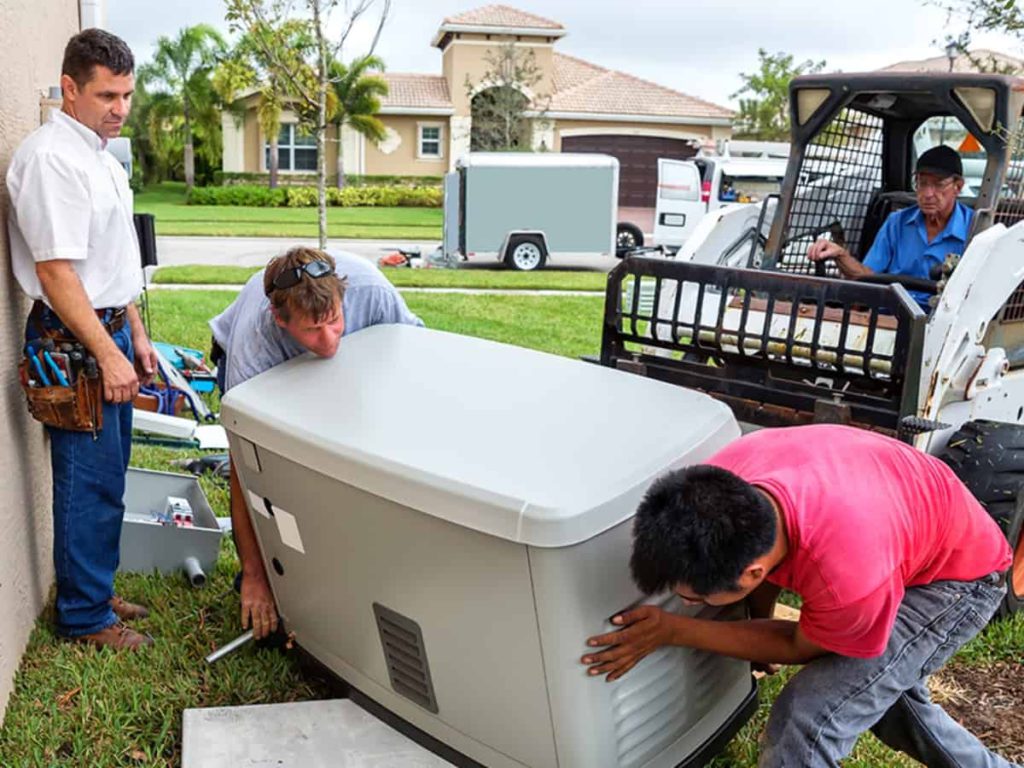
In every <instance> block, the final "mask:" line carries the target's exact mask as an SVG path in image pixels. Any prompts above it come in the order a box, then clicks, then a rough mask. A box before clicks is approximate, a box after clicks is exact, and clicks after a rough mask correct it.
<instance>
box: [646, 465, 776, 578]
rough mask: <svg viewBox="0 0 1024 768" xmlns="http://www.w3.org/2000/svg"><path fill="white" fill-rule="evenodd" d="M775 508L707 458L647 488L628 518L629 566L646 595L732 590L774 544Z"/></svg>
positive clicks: (740, 479)
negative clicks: (683, 590)
mask: <svg viewBox="0 0 1024 768" xmlns="http://www.w3.org/2000/svg"><path fill="white" fill-rule="evenodd" d="M776 528H777V526H776V523H775V510H774V508H773V507H772V504H771V502H770V501H769V500H768V499H767V498H765V496H764V495H763V494H761V493H759V492H758V491H757V489H756V488H754V486H753V485H751V484H750V483H748V482H747V481H745V480H743V479H742V478H740V477H738V476H737V475H734V474H733V473H732V472H729V471H728V470H725V469H722V468H720V467H713V466H709V465H706V464H698V465H696V466H692V467H687V468H685V469H680V470H676V471H674V472H670V473H669V474H667V475H665V476H664V477H661V478H659V479H658V480H656V481H655V482H654V483H653V484H652V485H651V487H650V488H649V489H648V490H647V494H646V495H645V496H644V500H643V501H642V502H641V503H640V506H639V507H638V508H637V511H636V519H635V520H634V521H633V556H632V558H631V560H630V568H631V569H632V571H633V580H634V581H635V582H636V584H637V586H638V587H640V589H641V590H642V591H643V592H644V593H645V594H648V595H651V594H654V593H656V592H662V591H664V590H666V589H672V588H674V587H676V586H678V585H680V584H685V585H686V586H687V587H689V588H690V589H692V590H693V591H694V592H695V593H696V594H697V595H702V596H703V595H710V594H713V593H715V592H731V591H735V590H736V589H738V588H739V584H738V583H737V581H738V579H739V577H740V575H741V574H742V573H743V570H744V569H745V568H746V567H747V566H748V565H750V564H751V563H752V562H753V561H754V560H755V559H757V558H758V557H760V556H762V555H765V554H767V553H768V552H769V551H770V550H771V548H772V546H773V545H774V544H775V536H776Z"/></svg>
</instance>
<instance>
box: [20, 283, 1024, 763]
mask: <svg viewBox="0 0 1024 768" xmlns="http://www.w3.org/2000/svg"><path fill="white" fill-rule="evenodd" d="M233 297H234V292H231V291H188V292H172V291H153V292H152V293H151V301H152V307H151V309H152V315H153V325H154V335H155V336H156V337H158V338H163V339H165V340H170V341H174V342H177V343H181V344H185V345H187V346H193V347H199V348H204V347H205V345H206V343H207V341H208V339H209V331H208V329H207V327H206V324H205V321H206V320H207V319H208V318H209V317H211V316H212V315H213V314H215V313H216V312H218V311H220V310H221V309H222V308H223V307H225V306H227V304H228V303H230V301H231V300H232V298H233ZM406 299H407V301H408V303H409V306H410V307H411V308H412V309H413V311H415V312H417V313H418V314H419V315H420V316H421V317H422V318H423V319H424V321H425V322H426V323H427V324H428V325H429V326H432V327H434V328H439V329H443V330H448V331H454V332H459V333H471V334H473V335H478V336H482V337H484V338H489V339H494V340H497V341H504V342H510V343H518V344H521V345H523V346H527V347H532V348H535V349H542V350H545V351H548V352H553V353H555V354H562V355H569V356H572V357H575V356H577V355H580V354H586V353H592V352H595V351H596V350H597V347H598V343H599V333H600V319H601V309H602V306H601V299H600V298H599V297H575V296H574V297H538V296H520V295H512V296H494V295H487V296H476V295H450V294H449V295H440V294H409V295H407V296H406ZM192 455H194V452H189V451H180V450H173V449H168V448H158V447H153V446H138V445H137V446H135V448H134V453H133V459H132V463H133V464H134V465H136V466H144V467H148V468H152V469H163V470H175V468H174V467H173V466H172V465H171V464H170V462H171V461H172V460H174V459H175V458H180V457H185V456H192ZM200 482H201V483H202V484H203V488H204V490H205V492H206V494H207V498H208V499H209V500H210V503H211V506H213V508H214V511H215V512H216V513H217V514H218V515H226V514H227V513H228V506H227V504H228V495H227V489H226V487H225V484H224V483H223V482H222V481H219V480H216V479H212V478H202V479H201V481H200ZM236 568H237V559H236V556H235V552H234V547H233V546H232V544H231V542H230V539H229V538H225V540H224V544H223V545H222V548H221V555H220V559H219V561H218V564H217V568H216V570H215V571H214V573H212V574H209V577H210V578H209V581H208V584H207V586H206V587H205V588H203V589H200V590H194V589H192V588H190V587H188V586H187V584H186V582H185V580H184V578H182V577H180V576H168V577H160V576H155V575H152V576H144V575H120V576H118V579H117V590H118V592H119V594H122V595H124V596H125V597H127V598H129V599H135V600H140V601H144V602H146V603H148V604H149V605H150V606H151V607H152V608H153V609H154V611H153V615H152V616H151V618H149V619H146V620H144V621H142V622H140V623H139V624H138V626H139V628H140V629H142V630H144V631H148V632H151V633H152V634H153V635H154V636H156V637H157V638H158V642H157V644H156V646H154V647H153V648H150V649H147V650H146V651H144V652H142V653H139V654H120V655H119V654H113V653H106V652H97V651H95V650H91V649H88V648H83V647H78V646H72V645H69V644H67V643H63V642H61V641H59V640H58V639H56V638H55V637H54V635H53V632H52V630H51V623H50V622H51V616H50V615H49V609H48V612H47V613H46V614H44V616H43V617H42V618H41V619H40V620H39V622H37V625H36V627H35V630H34V631H33V633H32V637H31V639H30V641H29V647H28V650H27V651H26V653H25V656H24V658H23V660H22V663H21V667H20V669H19V671H18V675H17V679H16V682H15V692H14V694H13V695H12V697H11V700H10V703H9V705H8V709H7V714H6V721H5V724H4V727H3V730H2V731H0V766H4V768H35V767H36V766H54V765H76V766H79V765H81V766H90V767H91V768H107V766H110V767H111V768H113V767H115V766H146V767H147V768H150V767H151V766H156V767H159V768H172V766H177V765H179V764H180V760H181V751H180V750H181V713H182V710H184V709H186V708H190V707H211V706H231V705H239V704H257V703H271V702H286V701H301V700H308V699H315V698H323V697H324V696H326V695H328V693H327V691H326V690H325V689H323V688H322V687H320V686H319V685H318V684H317V683H315V682H312V681H311V680H309V679H307V678H305V677H303V675H302V674H301V671H300V670H299V667H298V665H297V662H296V660H295V658H294V656H293V655H291V654H282V653H280V652H277V651H272V650H265V649H258V648H253V647H249V648H246V649H243V650H241V651H239V652H238V653H236V654H234V655H233V656H230V657H228V658H227V659H225V660H223V661H221V662H218V664H217V665H216V666H214V667H208V666H206V665H205V664H204V662H203V660H202V659H203V656H204V655H205V654H206V653H208V652H209V651H210V650H211V649H212V648H214V647H216V646H218V645H221V644H223V643H224V642H226V641H227V640H229V639H231V638H233V637H234V636H235V635H236V634H237V633H238V631H239V625H238V616H237V611H238V601H237V597H236V596H235V594H234V592H233V590H232V589H231V580H232V578H233V576H234V573H235V570H236ZM789 602H793V601H792V600H789ZM1022 651H1024V614H1021V615H1018V616H1017V617H1015V618H1014V619H1013V620H1012V621H1008V622H999V623H995V624H993V625H991V626H990V627H989V628H988V629H987V630H985V632H984V633H983V634H982V635H980V636H979V637H978V638H976V639H975V640H974V641H973V642H971V643H970V644H968V645H967V646H966V647H965V648H964V649H962V650H961V652H960V653H959V654H958V655H957V657H956V659H957V661H958V662H959V663H961V664H970V665H981V666H984V665H986V664H989V663H991V662H993V661H995V660H999V659H1006V660H1018V659H1019V658H1020V656H1021V654H1022ZM795 671H796V670H795V668H790V669H784V670H783V671H782V672H781V673H780V674H778V675H776V676H774V677H771V678H766V679H764V680H763V681H762V682H761V684H760V685H761V705H760V708H759V709H758V711H757V714H756V715H755V717H754V718H753V719H752V720H751V722H750V723H748V724H747V725H746V726H745V727H744V728H743V730H742V731H741V732H740V733H739V734H738V735H737V737H736V738H734V739H733V740H732V741H731V742H730V744H729V745H728V747H727V748H726V750H725V752H724V753H723V754H722V755H721V756H720V757H719V758H717V759H716V761H715V762H714V765H715V766H716V768H752V767H753V766H755V765H756V763H757V739H758V736H759V734H760V731H761V729H762V727H763V726H764V723H765V721H766V720H767V717H768V713H769V711H770V707H771V703H772V702H773V701H774V699H775V697H776V696H777V695H778V693H779V691H780V690H781V688H782V686H783V685H784V684H785V682H786V680H788V679H789V677H791V676H792V675H793V674H794V673H795ZM843 765H844V766H847V768H893V767H895V768H911V766H913V765H915V764H914V763H912V762H911V761H910V760H907V759H905V758H903V757H901V756H899V755H896V754H895V753H893V752H891V751H890V750H889V749H888V748H886V747H885V746H884V745H882V744H881V743H880V742H878V741H877V740H876V739H874V737H872V736H870V735H866V736H864V737H863V738H861V739H860V740H859V742H858V744H857V748H856V750H855V752H854V753H853V755H852V756H851V757H850V758H849V759H847V760H846V761H844V763H843Z"/></svg>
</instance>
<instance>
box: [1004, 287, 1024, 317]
mask: <svg viewBox="0 0 1024 768" xmlns="http://www.w3.org/2000/svg"><path fill="white" fill-rule="evenodd" d="M999 319H1000V321H1001V322H1004V323H1024V283H1021V284H1020V285H1018V286H1017V290H1015V291H1014V292H1013V293H1012V294H1010V298H1009V299H1007V301H1006V304H1004V305H1003V312H1002V315H1001V316H1000V318H999Z"/></svg>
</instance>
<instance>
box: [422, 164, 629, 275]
mask: <svg viewBox="0 0 1024 768" xmlns="http://www.w3.org/2000/svg"><path fill="white" fill-rule="evenodd" d="M618 190H619V161H618V160H616V159H615V158H614V157H610V156H608V155H598V154H563V153H557V152H550V153H547V152H545V153H529V152H471V153H469V154H467V155H464V156H463V157H461V158H459V160H458V161H457V162H456V163H455V170H454V171H452V172H451V173H449V174H447V175H446V176H445V182H444V237H443V243H442V247H443V249H444V253H445V256H446V257H447V258H448V259H462V258H465V259H467V260H469V261H501V262H504V263H505V264H507V265H508V266H509V267H511V268H513V269H518V270H524V271H530V270H534V269H540V268H542V267H543V266H544V264H545V263H546V262H547V260H548V258H552V259H554V260H555V261H558V262H559V263H561V264H563V265H564V264H570V263H572V259H573V258H574V257H579V256H610V255H614V253H615V227H616V217H617V215H618Z"/></svg>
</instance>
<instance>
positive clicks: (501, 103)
mask: <svg viewBox="0 0 1024 768" xmlns="http://www.w3.org/2000/svg"><path fill="white" fill-rule="evenodd" d="M484 61H485V62H486V64H487V69H486V70H485V72H484V74H483V76H482V77H481V78H480V80H479V81H477V82H475V83H474V82H472V81H471V80H470V79H469V77H468V76H467V78H466V93H467V95H468V96H469V98H470V100H471V113H472V132H471V134H470V149H471V150H472V151H483V152H502V151H512V150H529V149H530V148H531V146H530V144H531V141H530V139H531V130H530V121H529V119H528V117H529V112H530V111H531V109H532V111H533V112H535V113H536V114H537V115H543V113H544V112H546V111H547V105H548V104H549V103H550V97H549V96H548V95H546V94H536V93H534V90H535V89H536V87H537V85H539V84H540V82H541V80H542V78H543V74H542V72H541V69H540V67H539V66H538V64H537V58H536V56H535V55H534V52H533V51H532V50H530V49H528V48H525V49H524V48H517V47H515V46H514V45H513V44H512V43H505V44H503V45H501V46H499V47H497V48H493V49H491V50H489V51H488V52H487V54H486V55H485V57H484ZM527 93H530V94H532V95H533V100H532V103H531V100H530V98H529V97H528V96H527V95H526V94H527Z"/></svg>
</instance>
